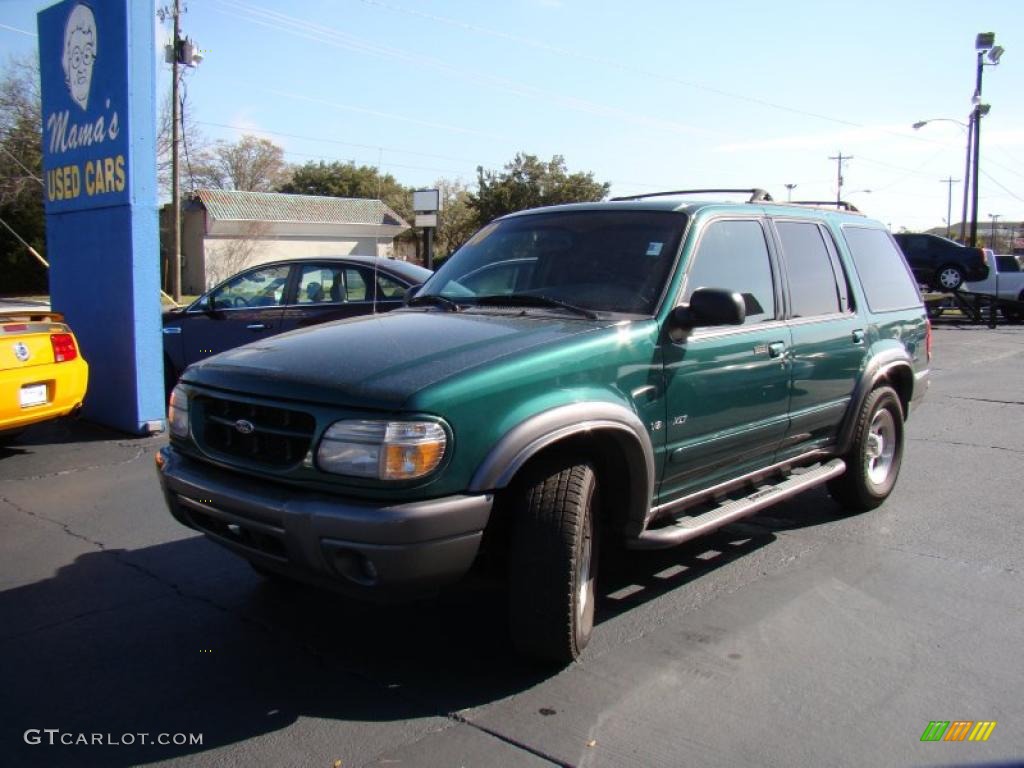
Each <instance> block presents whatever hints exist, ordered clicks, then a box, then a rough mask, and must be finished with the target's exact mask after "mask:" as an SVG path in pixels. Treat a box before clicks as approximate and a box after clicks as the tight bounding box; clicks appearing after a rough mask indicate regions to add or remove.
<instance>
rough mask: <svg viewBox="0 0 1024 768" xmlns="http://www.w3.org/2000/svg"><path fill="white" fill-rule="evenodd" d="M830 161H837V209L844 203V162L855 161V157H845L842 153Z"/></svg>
mask: <svg viewBox="0 0 1024 768" xmlns="http://www.w3.org/2000/svg"><path fill="white" fill-rule="evenodd" d="M829 160H835V161H836V207H837V208H838V207H839V204H840V203H841V202H842V201H843V161H844V160H853V155H844V154H843V153H842V152H841V151H840V152H839V154H838V155H836V156H835V157H830V158H829Z"/></svg>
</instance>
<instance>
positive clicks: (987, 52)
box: [970, 32, 1003, 248]
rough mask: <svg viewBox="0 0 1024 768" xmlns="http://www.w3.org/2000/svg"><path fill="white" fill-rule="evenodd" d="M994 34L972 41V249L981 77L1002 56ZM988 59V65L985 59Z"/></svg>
mask: <svg viewBox="0 0 1024 768" xmlns="http://www.w3.org/2000/svg"><path fill="white" fill-rule="evenodd" d="M995 43H996V36H995V33H994V32H982V33H980V34H979V35H978V36H977V37H976V38H975V40H974V48H975V50H976V51H977V52H978V70H977V77H976V82H975V87H974V98H973V102H974V111H973V112H972V115H973V120H972V124H973V126H974V167H973V168H972V169H971V180H972V185H971V187H972V188H971V240H970V244H971V246H972V247H975V248H976V247H977V246H978V160H979V157H980V155H981V118H982V117H984V116H985V115H987V114H988V111H989V106H988V104H982V103H981V76H982V74H983V73H984V72H985V67H986V66H995V65H997V64H998V63H999V60H1000V58H1002V55H1003V48H1002V46H999V45H996V44H995ZM986 58H988V64H986V62H985V59H986Z"/></svg>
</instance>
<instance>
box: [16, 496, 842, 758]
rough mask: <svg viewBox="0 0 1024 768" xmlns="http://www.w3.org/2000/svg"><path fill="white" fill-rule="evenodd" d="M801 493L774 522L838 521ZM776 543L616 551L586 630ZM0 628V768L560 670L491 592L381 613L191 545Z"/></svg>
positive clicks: (404, 710) (754, 535) (359, 717)
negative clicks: (527, 655)
mask: <svg viewBox="0 0 1024 768" xmlns="http://www.w3.org/2000/svg"><path fill="white" fill-rule="evenodd" d="M810 495H812V496H815V497H816V498H813V499H810V500H808V501H807V502H804V503H803V504H800V505H797V506H795V505H793V504H787V505H783V507H780V508H779V509H790V510H794V516H796V514H800V516H801V517H807V516H808V515H809V516H810V517H811V520H809V521H807V524H815V523H819V522H824V521H827V520H829V519H836V517H838V516H839V515H838V513H839V510H838V508H837V507H836V506H835V505H834V504H832V503H831V502H830V501H829V500H828V498H827V497H826V496H824V493H822V494H821V495H820V497H819V496H817V494H810ZM794 524H795V523H794ZM778 527H785V525H779V526H778ZM774 539H775V535H774V534H773V532H772V531H771V530H770V529H769V528H768V527H766V525H765V523H764V521H762V522H761V523H759V522H758V518H757V517H755V518H752V521H751V523H750V524H743V525H737V526H731V527H729V528H726V529H724V530H723V531H720V532H719V533H717V534H712V535H710V536H707V537H705V538H703V539H701V540H698V541H696V542H693V543H692V544H688V545H684V546H681V547H677V548H674V549H670V550H663V551H659V552H645V553H631V552H625V553H617V556H616V557H614V558H609V560H608V565H607V567H605V570H604V573H603V574H602V579H603V582H602V585H601V587H602V588H601V596H600V599H599V603H598V621H599V622H600V621H607V620H610V619H611V618H614V617H616V616H619V615H620V614H623V613H624V612H626V611H628V610H630V609H631V608H634V607H636V606H637V605H639V604H641V603H643V602H646V601H648V600H652V599H655V598H657V597H658V596H659V595H662V594H664V593H666V592H668V591H670V590H673V589H677V588H679V587H680V586H684V585H686V584H688V583H690V582H692V581H695V580H697V579H699V578H700V577H701V576H703V575H705V574H708V573H710V572H712V571H714V570H716V569H718V568H720V567H722V566H724V565H727V564H728V563H730V562H732V561H734V560H736V559H737V558H741V557H744V556H746V555H748V554H750V553H751V552H753V551H755V550H757V549H759V548H761V547H764V546H766V545H767V544H769V543H771V542H772V541H774ZM0 616H2V617H4V620H3V622H2V623H0V652H2V653H3V659H4V663H3V665H2V669H0V687H2V690H3V697H4V701H5V702H6V704H7V706H6V707H5V709H6V710H7V715H6V716H5V717H4V718H3V725H2V726H0V743H2V744H3V745H4V748H3V751H4V752H5V753H6V754H7V756H6V757H5V759H4V761H3V762H4V764H5V765H17V764H37V765H54V764H68V765H70V764H75V765H78V766H86V765H118V766H120V765H135V764H139V763H149V762H153V761H157V760H164V759H170V758H174V757H180V756H183V755H187V754H194V753H200V752H206V751H208V750H211V749H215V748H217V747H220V746H224V745H229V744H235V743H238V742H242V741H245V740H248V739H252V738H253V737H259V736H262V735H265V734H272V733H273V732H275V731H277V730H280V729H282V728H285V727H287V726H289V725H290V724H292V723H294V722H295V721H296V720H297V719H298V718H300V717H302V718H322V719H326V720H333V721H339V723H338V727H339V728H343V727H345V724H344V723H343V722H340V721H352V722H357V723H358V722H363V723H365V722H379V723H391V722H396V721H406V720H410V719H416V718H429V717H447V716H448V715H449V714H450V713H453V712H457V711H459V710H462V709H465V708H468V707H475V706H480V705H483V704H487V703H490V702H493V701H496V700H498V699H501V698H504V697H507V696H510V695H512V694H515V693H518V692H521V691H524V690H526V689H529V688H531V687H533V686H535V685H537V684H538V683H540V682H542V681H543V680H545V679H546V678H548V677H549V676H551V675H552V674H554V672H553V671H552V670H543V669H538V668H536V667H534V666H531V665H529V664H528V663H526V662H524V661H522V660H520V659H518V658H517V657H516V656H515V654H514V652H513V649H512V648H511V645H510V643H509V641H508V639H507V637H508V632H507V626H506V618H505V600H504V595H503V592H502V590H501V588H500V587H498V586H496V585H494V584H493V583H488V582H486V581H484V580H481V579H478V580H470V581H469V582H467V583H466V584H464V585H462V586H460V587H459V588H455V589H452V590H449V591H446V592H444V593H442V594H441V595H440V596H439V597H437V598H436V599H431V600H425V601H420V602H415V603H410V604H403V605H397V606H395V605H392V606H376V605H370V604H364V603H359V602H354V601H351V600H348V599H346V598H343V597H340V596H336V595H334V594H330V593H325V592H320V591H316V590H312V589H307V588H302V587H293V586H287V585H284V586H282V585H280V584H277V583H270V582H265V581H263V580H262V579H261V578H260V577H258V576H257V575H255V574H254V573H252V572H251V571H250V570H249V568H248V567H247V566H246V565H245V563H244V562H242V561H241V560H238V559H237V558H235V557H234V556H233V555H231V554H229V553H228V552H226V551H224V550H222V549H221V548H220V547H218V546H216V545H215V544H212V543H211V542H209V541H207V540H206V539H204V538H203V537H200V536H196V537H192V538H188V539H184V540H180V541H175V542H172V543H167V544H162V545H159V546H153V547H148V548H145V549H140V550H134V551H126V550H103V551H98V552H93V553H88V554H85V555H81V556H80V557H78V558H77V559H76V560H75V561H74V562H73V563H71V564H69V565H67V566H65V567H63V568H61V569H60V570H59V571H58V572H57V573H56V574H55V575H54V576H53V578H50V579H47V580H45V581H41V582H37V583H34V584H30V585H26V586H21V587H16V588H13V589H10V590H7V591H5V592H2V593H0ZM45 728H58V729H60V731H61V732H62V733H65V734H72V735H73V736H75V737H77V735H78V734H104V735H105V734H110V735H111V737H112V738H113V739H116V740H119V741H122V742H123V741H125V739H123V738H122V735H123V734H140V733H147V734H150V736H151V737H152V738H155V737H156V735H157V734H160V733H167V734H177V733H184V734H202V738H203V740H202V744H201V745H188V744H185V745H173V744H172V745H157V744H146V745H142V744H139V743H135V744H132V745H122V746H116V747H115V746H74V745H72V746H59V745H54V746H49V745H47V744H46V742H45V740H44V742H43V744H41V745H37V746H32V745H27V744H26V743H25V740H24V733H25V731H26V730H28V729H45ZM44 739H45V736H44ZM135 740H136V742H137V741H138V737H136V739H135ZM9 748H10V749H9Z"/></svg>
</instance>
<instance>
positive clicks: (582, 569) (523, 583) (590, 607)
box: [509, 458, 599, 665]
mask: <svg viewBox="0 0 1024 768" xmlns="http://www.w3.org/2000/svg"><path fill="white" fill-rule="evenodd" d="M516 507H517V509H516V510H515V519H514V520H513V531H512V540H511V552H510V557H509V615H510V623H511V631H512V640H513V642H514V643H515V645H516V648H517V649H518V650H519V651H520V652H521V653H522V654H524V655H526V656H530V657H533V658H534V659H538V660H541V661H545V662H554V663H556V664H560V665H565V664H568V663H570V662H572V661H575V660H576V659H577V658H579V655H580V653H581V652H582V651H583V649H584V648H585V647H586V645H587V643H588V642H589V640H590V635H591V632H592V631H593V629H594V603H595V597H596V590H595V588H594V585H595V582H596V577H597V562H598V538H599V537H598V528H597V526H598V516H597V478H596V476H595V474H594V468H593V467H592V466H591V465H590V464H588V463H585V462H579V461H578V460H575V459H569V458H566V459H563V460H561V461H558V462H551V463H548V464H547V465H545V466H544V467H543V468H542V469H541V470H540V471H539V472H537V473H536V474H532V475H531V476H530V478H529V479H528V480H527V482H526V487H525V488H524V489H523V490H522V491H521V493H520V498H519V503H518V504H517V505H516Z"/></svg>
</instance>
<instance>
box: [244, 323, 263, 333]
mask: <svg viewBox="0 0 1024 768" xmlns="http://www.w3.org/2000/svg"><path fill="white" fill-rule="evenodd" d="M245 327H246V328H248V329H249V330H250V331H265V330H267V326H266V325H264V324H263V323H249V324H248V325H247V326H245Z"/></svg>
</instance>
